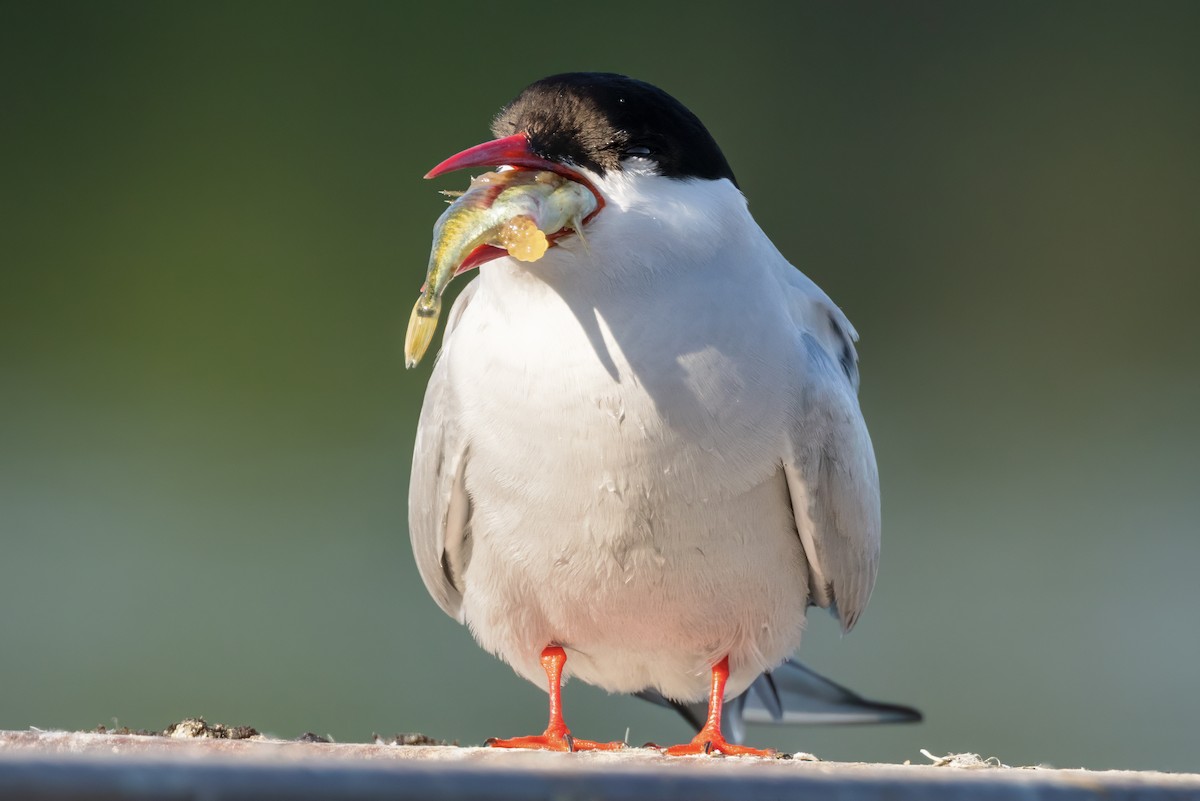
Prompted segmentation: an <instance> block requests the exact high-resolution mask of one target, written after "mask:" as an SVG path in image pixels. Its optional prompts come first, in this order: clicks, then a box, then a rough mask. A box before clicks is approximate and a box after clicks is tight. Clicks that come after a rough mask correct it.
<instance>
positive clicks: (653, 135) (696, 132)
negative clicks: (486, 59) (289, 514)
mask: <svg viewBox="0 0 1200 801" xmlns="http://www.w3.org/2000/svg"><path fill="white" fill-rule="evenodd" d="M492 132H493V133H494V134H495V135H496V136H498V137H501V136H509V135H511V134H515V133H521V132H524V133H525V134H526V135H527V136H528V137H529V143H530V146H531V147H532V148H533V150H534V152H535V153H537V154H538V155H539V156H542V157H543V158H547V159H550V160H551V161H558V162H567V163H571V164H574V165H576V166H579V167H586V168H587V169H590V170H593V171H594V172H597V173H600V174H603V173H605V172H606V171H608V170H620V169H621V160H622V159H626V158H633V157H638V156H641V157H644V158H647V159H650V160H651V161H654V162H655V163H656V164H657V165H658V172H659V174H660V175H664V176H667V177H669V178H708V179H713V180H715V179H718V178H728V179H729V180H730V181H732V182H733V184H734V185H735V186H736V185H737V179H736V178H734V177H733V170H731V169H730V168H729V162H727V161H725V156H724V154H722V153H721V148H719V147H717V143H716V141H714V140H713V138H712V135H711V134H710V133H709V132H708V130H707V129H706V128H705V127H704V124H703V123H702V122H700V120H699V119H698V118H697V117H696V115H695V114H693V113H692V112H690V111H688V110H687V108H686V107H685V106H684V105H683V104H682V103H680V102H679V101H678V100H676V99H675V98H673V97H671V96H670V95H669V94H667V93H666V92H664V91H663V90H661V89H659V88H658V87H655V86H651V85H650V84H648V83H643V82H642V81H636V80H634V79H633V78H627V77H625V76H624V75H616V74H614V73H608V72H569V73H564V74H562V75H552V76H550V77H549V78H543V79H542V80H540V81H538V82H536V83H533V84H530V85H529V86H528V87H527V88H526V89H525V90H524V91H523V92H521V94H520V95H518V96H517V98H516V99H515V100H513V101H512V102H511V103H509V104H508V105H507V106H506V107H505V108H504V110H503V111H501V112H500V114H499V115H497V117H496V120H495V122H493V123H492Z"/></svg>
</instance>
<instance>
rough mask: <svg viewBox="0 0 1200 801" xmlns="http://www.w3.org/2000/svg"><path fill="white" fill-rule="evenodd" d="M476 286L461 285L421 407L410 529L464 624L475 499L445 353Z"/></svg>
mask: <svg viewBox="0 0 1200 801" xmlns="http://www.w3.org/2000/svg"><path fill="white" fill-rule="evenodd" d="M475 286H476V282H474V281H472V282H471V283H470V284H468V285H467V286H466V288H465V289H463V291H462V293H461V294H460V295H459V296H458V299H457V300H456V301H455V303H454V307H453V308H452V309H451V310H450V315H449V317H448V319H447V320H446V332H445V333H444V334H443V335H442V350H441V353H439V355H438V360H437V363H436V364H435V365H434V368H433V373H432V375H431V376H430V377H429V385H428V386H427V387H426V389H425V402H424V404H423V405H422V406H421V420H420V422H419V423H418V425H417V437H416V444H415V446H414V448H413V464H412V476H411V478H410V480H409V488H408V532H409V537H410V538H411V540H412V549H413V556H414V557H416V561H417V570H419V571H420V573H421V579H422V580H423V581H424V582H425V588H426V589H427V590H429V594H430V595H432V596H433V599H434V600H435V601H437V604H438V606H440V607H441V608H442V610H443V611H444V612H445V613H446V614H448V615H450V616H451V617H453V618H454V619H456V620H458V622H460V623H461V622H462V620H463V618H462V594H463V574H464V572H465V570H466V565H467V561H468V560H469V559H470V533H469V523H470V519H471V501H470V498H469V497H468V495H467V491H466V486H465V484H464V482H463V472H464V470H465V468H466V464H467V442H466V438H465V437H464V436H463V433H462V430H461V429H460V428H459V427H458V425H457V416H456V414H455V410H454V403H453V397H452V393H451V392H450V387H449V377H448V369H447V361H446V359H445V355H446V352H447V350H448V349H449V347H450V344H451V343H450V338H451V337H450V335H451V334H452V333H453V331H454V327H455V326H456V325H457V324H458V321H459V319H460V318H461V317H462V313H463V310H464V309H466V307H467V305H468V304H469V303H470V302H471V297H472V296H473V295H474V294H475Z"/></svg>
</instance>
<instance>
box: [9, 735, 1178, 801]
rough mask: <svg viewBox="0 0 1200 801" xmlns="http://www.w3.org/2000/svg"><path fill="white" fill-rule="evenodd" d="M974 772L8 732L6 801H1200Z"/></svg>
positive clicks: (1139, 788)
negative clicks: (966, 800) (830, 800)
mask: <svg viewBox="0 0 1200 801" xmlns="http://www.w3.org/2000/svg"><path fill="white" fill-rule="evenodd" d="M959 764H962V762H960V763H959ZM967 764H974V767H954V766H953V764H945V765H942V766H934V765H876V764H865V763H834V762H806V761H801V760H766V759H745V758H742V759H732V758H715V757H664V756H661V755H660V754H658V753H657V752H655V751H651V750H647V749H639V748H634V749H630V750H628V751H624V752H619V753H596V752H593V753H585V754H557V753H545V752H537V751H501V750H493V749H488V748H458V747H453V746H398V745H379V744H351V743H310V742H294V741H282V740H272V739H268V738H263V737H255V738H251V739H242V740H233V739H192V738H188V739H178V738H171V737H161V736H159V737H147V736H139V735H120V734H94V733H67V732H43V731H24V732H0V798H21V799H40V800H42V801H59V800H60V799H81V800H82V799H89V801H126V799H151V798H153V799H169V800H171V801H174V799H179V800H180V801H182V800H183V799H200V798H203V799H206V801H226V800H228V799H239V800H240V799H251V798H254V799H274V798H279V799H284V798H286V799H296V800H297V801H306V800H307V799H356V800H358V799H361V800H362V801H367V800H369V799H377V798H378V799H384V798H386V799H447V800H449V799H467V798H481V799H514V800H515V799H522V801H526V800H529V799H635V798H636V799H642V798H653V799H676V798H679V799H689V801H727V800H728V801H733V800H734V799H738V800H739V801H740V800H741V799H753V800H754V801H759V800H760V799H764V800H765V799H772V798H785V797H787V798H838V799H844V800H845V801H858V800H859V799H863V800H864V801H866V800H867V799H885V798H886V799H914V800H915V799H933V801H938V799H955V798H970V799H973V800H974V799H985V801H991V800H992V799H995V800H996V801H1002V800H1004V799H1023V800H1029V799H1042V798H1053V799H1056V801H1070V799H1105V801H1117V800H1118V799H1134V798H1137V799H1159V798H1162V799H1176V798H1178V799H1182V798H1192V799H1195V798H1200V774H1170V773H1152V772H1134V771H1087V770H1055V769H1046V768H1007V767H990V766H988V767H985V766H984V765H985V764H986V763H981V762H975V763H970V762H967Z"/></svg>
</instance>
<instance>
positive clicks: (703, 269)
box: [409, 72, 919, 756]
mask: <svg viewBox="0 0 1200 801" xmlns="http://www.w3.org/2000/svg"><path fill="white" fill-rule="evenodd" d="M492 133H493V135H494V137H495V138H494V139H493V140H490V141H487V142H484V143H483V144H480V145H477V146H475V147H472V148H468V149H467V150H464V151H462V152H460V153H458V154H457V155H455V156H452V157H450V158H448V159H446V160H445V161H443V162H442V163H440V164H438V165H437V166H436V167H435V168H434V169H433V170H431V171H430V172H429V174H428V175H427V176H426V177H427V178H432V177H437V176H439V175H442V174H444V173H448V172H452V171H456V170H462V169H471V168H479V167H497V168H500V169H503V170H511V169H518V170H548V171H552V172H554V173H557V174H559V175H561V176H563V177H565V178H566V179H569V180H571V181H575V182H578V183H580V184H582V185H584V186H585V187H587V188H588V189H589V190H590V191H591V192H592V193H593V194H594V195H595V197H596V200H597V210H596V211H595V212H594V213H593V214H592V215H591V216H590V217H589V218H588V219H587V220H585V221H584V224H583V225H582V227H581V230H580V231H579V233H580V236H563V237H560V238H556V239H555V240H554V242H553V246H552V247H550V249H549V250H548V251H547V252H546V254H545V256H544V257H542V258H541V259H540V260H539V261H537V262H534V263H525V262H520V261H517V260H516V259H513V258H508V257H506V255H505V253H504V251H503V250H499V249H496V248H488V247H487V246H484V247H482V248H480V249H479V250H478V251H477V252H476V253H474V254H472V256H471V258H470V259H468V261H469V262H470V263H469V264H466V265H464V269H465V268H466V267H476V266H477V267H479V268H480V269H479V272H478V273H477V274H476V275H475V277H474V278H473V279H472V280H471V281H470V283H468V284H467V285H466V286H465V288H464V289H463V291H462V292H461V293H460V295H459V296H458V298H457V299H456V301H455V303H454V304H453V307H452V309H451V311H450V313H449V315H448V319H447V323H446V328H445V332H444V334H443V338H442V344H441V348H440V351H439V354H438V357H437V360H436V362H435V365H434V367H433V370H432V373H431V375H430V378H429V381H428V384H427V387H426V392H425V397H424V402H423V405H422V409H421V414H420V418H419V423H418V430H417V434H416V438H415V446H414V455H413V463H412V472H411V479H410V493H409V530H410V537H411V541H412V547H413V552H414V557H415V560H416V564H417V567H418V570H419V572H420V575H421V578H422V579H423V582H424V584H425V586H426V588H427V589H428V591H429V593H430V594H431V595H432V597H433V598H434V600H435V601H436V602H437V604H438V605H439V606H440V607H441V608H442V610H444V611H445V612H446V613H447V614H449V615H450V616H451V617H453V618H455V619H456V620H457V621H459V622H460V623H463V624H465V625H466V626H467V627H468V628H469V629H470V632H471V634H472V635H473V636H474V638H475V639H476V641H477V642H478V643H479V645H481V646H482V647H483V648H484V649H486V650H487V651H489V652H491V653H492V654H495V655H496V656H498V657H499V658H500V659H502V660H503V661H505V662H507V663H508V664H509V665H510V666H511V667H512V668H513V670H514V671H515V672H516V673H517V674H518V675H520V676H521V677H523V678H525V679H527V680H529V681H531V682H534V683H535V684H538V685H540V686H545V687H546V689H547V691H548V693H549V706H550V718H549V724H548V726H547V729H546V730H545V732H544V733H542V734H538V735H531V736H524V737H512V738H505V739H500V738H493V739H492V740H489V741H488V744H489V745H492V746H495V747H508V748H540V749H549V750H570V751H582V750H615V749H618V748H620V747H622V745H623V744H622V743H620V742H612V743H609V742H598V741H592V740H584V739H580V738H577V737H575V736H574V735H573V734H572V732H571V730H570V729H569V728H568V726H567V725H566V722H565V718H564V715H563V711H562V709H563V708H562V696H561V685H562V683H563V681H565V680H566V679H567V678H568V677H576V678H578V679H580V680H582V681H584V682H586V683H589V684H593V685H596V686H599V687H601V688H603V689H605V690H607V691H609V692H612V693H630V694H640V695H641V696H642V697H644V698H648V699H650V700H653V701H656V702H658V703H662V704H665V705H669V706H673V707H674V708H676V709H677V710H679V711H680V712H681V713H682V714H683V715H684V716H685V717H686V718H688V719H689V720H692V721H693V722H694V723H695V724H696V725H698V726H699V731H698V733H697V734H696V735H695V737H694V738H692V740H690V741H689V742H686V743H682V744H679V745H677V746H672V747H669V748H667V749H665V753H667V754H669V755H688V754H708V753H722V754H728V755H747V756H769V755H771V754H773V753H774V752H772V751H771V750H770V749H757V748H752V747H749V746H746V745H741V744H740V741H741V740H742V736H743V730H742V728H743V727H742V723H743V718H744V719H745V720H763V721H769V720H775V721H779V722H784V721H790V720H793V719H801V720H804V719H821V718H823V717H832V718H834V719H840V720H863V719H869V720H914V719H918V718H919V713H917V712H916V711H915V710H912V709H910V708H908V707H903V706H898V705H890V704H876V703H875V702H870V701H867V700H866V699H863V698H861V697H859V696H857V695H856V694H854V693H852V692H850V691H848V690H845V689H844V688H842V687H840V686H839V685H836V684H834V683H832V682H829V681H828V680H826V679H823V678H822V677H820V676H817V675H816V674H815V673H812V672H811V671H808V670H807V669H806V668H804V667H803V666H801V665H799V664H798V663H796V662H794V661H792V660H791V659H790V656H791V655H792V654H793V652H794V651H795V650H796V649H797V647H798V646H799V644H800V641H801V634H802V632H803V630H804V627H805V621H806V616H807V612H808V609H809V608H810V607H814V606H815V607H823V608H825V609H828V610H829V611H830V612H831V613H832V614H833V615H834V616H835V617H836V618H837V620H838V621H839V622H840V624H841V627H842V629H844V630H845V631H849V630H850V629H851V628H853V626H854V625H855V623H856V622H857V621H858V619H859V616H860V615H861V614H862V612H863V610H864V608H865V607H866V605H867V601H868V599H869V597H870V595H871V591H872V587H873V585H874V583H875V578H876V573H877V569H878V560H879V546H880V527H881V515H880V498H879V477H878V471H877V466H876V460H875V455H874V450H873V447H872V444H871V439H870V436H869V434H868V431H867V427H866V424H865V422H864V418H863V415H862V412H861V410H860V407H859V403H858V400H857V392H858V386H859V365H858V356H857V352H856V349H855V345H854V343H855V341H857V338H858V335H857V333H856V331H855V329H854V327H853V326H852V325H851V323H850V321H849V319H848V318H847V316H846V315H845V314H844V313H843V312H842V310H841V309H840V308H838V306H837V305H835V304H834V302H833V301H832V300H831V299H830V298H829V296H828V295H827V294H826V293H825V292H824V291H822V290H821V289H820V288H819V287H818V286H817V285H816V284H815V283H814V282H813V281H812V280H810V279H809V278H808V277H807V276H805V275H804V274H803V273H802V272H801V271H800V270H798V269H797V268H796V267H794V266H792V264H790V263H789V262H788V261H787V259H786V258H785V257H784V256H783V255H782V254H781V253H780V252H779V250H778V249H777V248H776V247H775V246H774V245H773V244H772V242H771V240H770V239H769V238H768V237H767V235H766V234H765V233H764V232H763V230H762V229H761V228H760V227H759V225H758V224H757V223H756V222H755V221H754V219H753V217H752V216H751V214H750V212H749V207H748V203H747V200H746V198H745V196H744V195H743V193H742V191H741V189H740V187H739V184H738V182H737V179H736V177H735V176H734V173H733V170H732V168H731V167H730V165H729V163H728V161H727V160H726V158H725V155H724V154H723V152H722V151H721V149H720V147H719V146H718V145H717V143H716V141H715V140H714V138H713V137H712V135H711V134H710V133H709V131H708V129H707V128H706V127H705V126H704V124H703V123H701V121H700V120H699V118H698V117H697V116H696V115H695V114H694V113H692V112H691V111H690V110H689V109H688V108H687V107H685V106H684V105H683V104H682V103H681V102H679V101H678V100H676V99H675V98H674V97H672V96H671V95H669V94H668V93H667V92H665V91H663V90H662V89H659V88H658V87H656V86H653V85H651V84H649V83H646V82H643V81H639V80H637V79H634V78H630V77H627V76H624V75H619V74H614V73H594V72H575V73H564V74H560V75H553V76H550V77H547V78H544V79H541V80H538V81H536V82H534V83H532V84H531V85H529V86H528V87H526V88H525V89H524V90H522V91H521V92H520V93H519V94H518V95H517V96H516V98H515V99H513V100H512V101H511V102H509V103H508V104H507V105H505V106H504V107H503V108H502V110H501V111H500V112H499V113H498V114H497V115H496V117H495V118H494V120H493V123H492ZM797 701H799V702H800V704H801V707H802V708H801V710H800V711H799V712H797V713H795V714H790V713H789V707H790V706H791V705H792V704H793V703H794V702H797ZM806 703H807V704H810V706H811V704H812V703H817V704H818V705H819V704H822V703H823V704H825V705H826V707H827V708H825V709H824V711H821V710H817V711H812V710H810V711H809V712H805V711H804V708H803V705H804V704H806ZM839 715H840V717H839ZM726 730H728V733H727V732H726Z"/></svg>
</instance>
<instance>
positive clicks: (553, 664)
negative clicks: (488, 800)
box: [487, 645, 625, 751]
mask: <svg viewBox="0 0 1200 801" xmlns="http://www.w3.org/2000/svg"><path fill="white" fill-rule="evenodd" d="M541 661H542V667H543V668H544V669H545V671H546V678H547V680H548V681H549V683H550V725H549V726H547V727H546V733H545V734H535V735H532V736H530V737H510V738H508V739H505V740H502V739H500V738H498V737H493V738H492V739H490V740H488V741H487V745H490V746H491V747H492V748H540V749H542V750H543V751H617V750H620V749H622V748H624V747H625V744H624V743H598V742H596V741H595V740H580V739H578V738H576V737H573V736H571V730H570V729H568V728H567V724H566V723H564V722H563V716H562V670H563V665H564V664H566V662H567V653H566V651H564V650H563V649H562V647H561V646H558V645H548V646H546V648H544V649H543V650H542V659H541Z"/></svg>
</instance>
